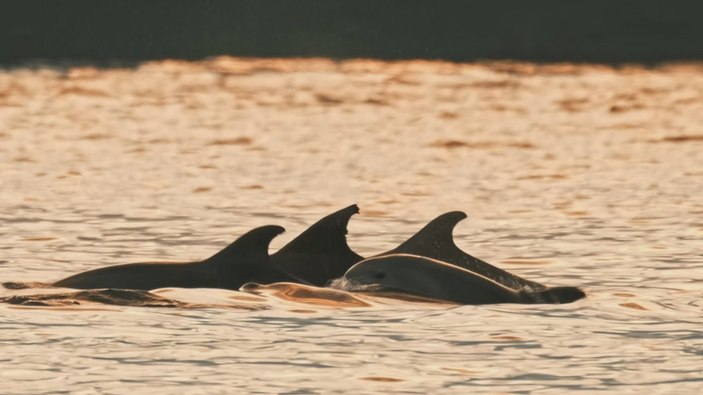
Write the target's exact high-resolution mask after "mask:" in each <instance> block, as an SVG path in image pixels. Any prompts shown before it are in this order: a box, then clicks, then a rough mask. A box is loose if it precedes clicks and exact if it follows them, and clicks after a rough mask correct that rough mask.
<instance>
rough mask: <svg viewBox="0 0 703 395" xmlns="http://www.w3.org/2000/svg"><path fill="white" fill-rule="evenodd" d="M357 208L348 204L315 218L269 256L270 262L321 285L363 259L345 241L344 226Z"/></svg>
mask: <svg viewBox="0 0 703 395" xmlns="http://www.w3.org/2000/svg"><path fill="white" fill-rule="evenodd" d="M358 212H359V207H358V206H357V205H356V204H352V205H351V206H349V207H346V208H343V209H341V210H339V211H337V212H334V213H332V214H330V215H328V216H326V217H324V218H322V219H321V220H319V221H317V222H316V223H315V224H313V225H312V226H311V227H309V228H308V229H307V230H305V231H304V232H303V233H301V234H300V235H299V236H298V237H296V238H295V239H293V240H292V241H291V242H290V243H288V244H286V245H285V246H283V248H281V249H280V250H278V251H277V252H276V253H275V254H273V255H271V260H272V262H273V264H274V265H276V266H278V267H279V268H281V269H282V270H283V271H285V272H286V273H288V274H290V275H291V276H292V277H295V278H296V279H297V280H299V281H302V282H306V283H309V284H313V285H317V286H323V285H325V284H326V283H327V282H328V281H329V280H331V279H334V278H338V277H341V276H342V275H344V273H345V272H346V271H347V269H349V268H350V267H351V266H352V265H353V264H355V263H357V262H359V261H361V260H362V259H364V258H363V257H361V256H359V255H358V254H356V253H355V252H354V251H352V250H351V249H350V248H349V245H348V244H347V237H346V235H347V225H348V224H349V219H350V218H351V216H352V215H354V214H357V213H358Z"/></svg>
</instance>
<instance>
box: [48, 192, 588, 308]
mask: <svg viewBox="0 0 703 395" xmlns="http://www.w3.org/2000/svg"><path fill="white" fill-rule="evenodd" d="M358 212H359V208H358V206H357V205H351V206H348V207H346V208H343V209H341V210H339V211H336V212H334V213H332V214H330V215H327V216H326V217H324V218H322V219H320V220H319V221H317V222H316V223H314V224H313V225H312V226H310V227H309V228H308V229H307V230H305V231H304V232H303V233H301V234H300V235H299V236H297V237H296V238H294V239H293V240H292V241H290V242H289V243H288V244H286V245H285V246H284V247H282V248H281V249H280V250H279V251H277V252H276V253H274V254H271V255H269V253H268V247H269V244H270V242H271V240H272V239H273V238H274V237H276V236H277V235H279V234H280V233H282V232H283V231H284V228H282V227H280V226H274V225H269V226H263V227H260V228H256V229H254V230H252V231H250V232H248V233H246V234H244V235H243V236H241V237H240V238H239V239H237V240H235V241H234V242H233V243H232V244H230V245H229V246H227V247H226V248H225V249H223V250H222V251H220V252H218V253H217V254H215V255H213V256H212V257H210V258H208V259H206V260H204V261H200V262H190V263H133V264H126V265H117V266H109V267H105V268H100V269H95V270H90V271H87V272H83V273H79V274H76V275H74V276H71V277H67V278H65V279H63V280H59V281H57V282H55V283H54V284H53V285H54V286H59V287H67V288H79V289H88V288H127V289H141V290H150V289H156V288H164V287H183V288H226V289H235V290H236V289H239V288H240V287H241V286H242V285H243V284H245V283H248V282H256V283H261V284H268V283H275V282H296V283H303V284H307V285H314V286H325V285H328V284H329V283H330V282H331V281H332V280H335V279H338V278H344V279H346V280H349V281H350V282H352V283H355V284H361V285H373V284H375V285H376V287H375V288H377V289H381V290H382V289H386V288H387V289H390V290H394V291H402V292H406V293H409V294H413V295H416V296H424V297H429V298H433V299H441V300H448V301H452V302H456V303H465V304H483V303H568V302H571V301H574V300H577V299H580V298H582V297H584V296H585V295H584V294H583V292H582V291H581V290H579V289H578V288H573V287H553V288H548V287H546V286H544V285H542V284H539V283H537V282H534V281H530V280H526V279H523V278H521V277H519V276H517V275H514V274H512V273H509V272H507V271H504V270H502V269H500V268H497V267H495V266H493V265H490V264H489V263H487V262H484V261H482V260H480V259H478V258H475V257H473V256H471V255H469V254H467V253H466V252H464V251H462V250H461V249H460V248H459V247H457V246H456V244H454V241H453V237H452V232H453V230H454V228H455V227H456V224H458V223H459V222H460V221H461V220H463V219H465V218H466V214H465V213H463V212H460V211H452V212H448V213H445V214H442V215H440V216H439V217H437V218H435V219H434V220H432V221H430V222H429V223H428V224H427V225H425V226H424V227H423V228H422V229H420V230H419V231H418V232H417V233H416V234H415V235H413V236H412V237H411V238H409V239H408V240H407V241H405V242H404V243H402V244H401V245H399V246H398V247H396V248H395V249H393V250H390V251H387V252H385V253H382V254H378V255H375V256H372V257H370V258H368V259H365V258H364V257H362V256H361V255H359V254H357V253H355V252H354V251H352V250H351V248H349V245H348V244H347V240H346V234H347V225H348V223H349V220H350V219H351V217H352V216H353V215H354V214H357V213H358ZM406 272H407V273H406ZM368 273H375V274H376V275H379V276H382V277H383V278H377V280H378V281H376V283H373V280H374V278H375V277H373V276H372V275H367V274H368ZM378 273H381V274H378ZM450 278H451V280H449V279H450ZM396 279H400V280H401V281H403V279H404V281H407V283H405V286H404V287H403V286H398V284H395V283H394V282H391V280H396ZM457 284H461V286H458V285H457ZM401 285H402V284H401ZM443 286H444V287H446V290H445V291H444V293H442V292H437V291H436V288H437V287H440V288H441V287H443ZM457 287H458V288H457ZM433 289H434V290H435V291H431V290H433ZM461 289H463V290H464V291H463V292H464V294H463V297H461V292H462V291H458V292H459V294H460V296H457V295H455V294H452V293H451V292H452V291H457V290H461Z"/></svg>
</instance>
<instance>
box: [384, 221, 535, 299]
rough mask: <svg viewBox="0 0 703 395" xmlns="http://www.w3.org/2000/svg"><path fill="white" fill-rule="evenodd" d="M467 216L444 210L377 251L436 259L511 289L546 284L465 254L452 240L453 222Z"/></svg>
mask: <svg viewBox="0 0 703 395" xmlns="http://www.w3.org/2000/svg"><path fill="white" fill-rule="evenodd" d="M466 217H467V216H466V213H464V212H461V211H450V212H448V213H444V214H442V215H440V216H439V217H437V218H435V219H433V220H432V221H430V223H428V224H427V225H425V227H423V228H422V229H420V230H419V231H418V232H417V233H416V234H415V235H413V236H412V237H411V238H409V239H408V240H407V241H406V242H404V243H403V244H401V245H399V246H398V247H397V248H395V249H393V250H390V251H388V252H386V253H383V254H380V255H388V254H414V255H420V256H425V257H428V258H433V259H437V260H440V261H444V262H447V263H451V264H453V265H456V266H459V267H463V268H465V269H468V270H471V271H472V272H474V273H478V274H480V275H482V276H484V277H488V278H490V279H491V280H494V281H496V282H498V283H500V284H502V285H504V286H506V287H509V288H512V289H514V290H520V289H522V288H525V287H529V288H530V289H533V290H541V289H544V288H545V286H544V285H542V284H540V283H537V282H534V281H530V280H526V279H524V278H522V277H519V276H516V275H514V274H511V273H509V272H506V271H505V270H503V269H500V268H497V267H495V266H493V265H491V264H489V263H487V262H484V261H482V260H480V259H478V258H475V257H473V256H471V255H469V254H467V253H466V252H464V251H462V250H461V249H460V248H459V247H457V246H456V244H454V238H453V236H452V233H453V231H454V228H455V227H456V225H457V224H458V223H459V222H460V221H461V220H463V219H465V218H466ZM380 255H378V256H380Z"/></svg>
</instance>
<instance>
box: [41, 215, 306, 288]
mask: <svg viewBox="0 0 703 395" xmlns="http://www.w3.org/2000/svg"><path fill="white" fill-rule="evenodd" d="M283 231H284V229H283V228H282V227H280V226H276V225H269V226H262V227H260V228H256V229H254V230H251V231H249V232H247V233H245V234H244V235H242V236H241V237H240V238H238V239H237V240H235V241H234V242H233V243H232V244H230V245H228V246H227V247H225V248H224V249H223V250H221V251H220V252H218V253H217V254H215V255H213V256H211V257H210V258H208V259H205V260H204V261H200V262H189V263H152V262H149V263H131V264H126V265H117V266H108V267H104V268H100V269H95V270H89V271H87V272H83V273H79V274H76V275H73V276H70V277H67V278H64V279H63V280H59V281H57V282H55V283H54V284H53V285H54V286H57V287H65V288H77V289H90V288H123V289H140V290H151V289H156V288H165V287H180V288H225V289H234V290H236V289H239V288H240V287H241V286H242V285H243V284H244V283H246V282H249V281H255V282H261V283H273V282H280V281H293V279H291V277H290V276H289V275H288V274H286V273H285V272H283V271H282V270H280V269H279V268H278V267H277V266H275V265H273V264H272V263H271V260H270V257H269V253H268V247H269V244H270V243H271V240H273V238H274V237H276V236H278V235H279V234H281V233H283Z"/></svg>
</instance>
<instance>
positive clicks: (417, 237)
mask: <svg viewBox="0 0 703 395" xmlns="http://www.w3.org/2000/svg"><path fill="white" fill-rule="evenodd" d="M466 217H467V215H466V213H464V212H462V211H450V212H448V213H444V214H442V215H440V216H439V217H437V218H435V219H433V220H432V221H430V222H429V223H428V224H427V225H425V226H424V227H423V228H422V229H420V230H419V231H418V232H417V233H415V234H414V235H413V236H412V237H411V238H409V239H408V240H406V241H405V242H404V243H403V244H401V245H399V246H398V247H396V248H395V249H393V250H391V251H388V252H386V253H384V254H382V255H387V254H414V255H421V256H426V257H428V258H434V259H439V258H437V257H439V256H442V257H444V256H447V255H457V254H458V253H463V252H462V251H461V250H460V249H459V247H457V246H456V244H454V238H453V237H452V233H453V232H454V228H455V227H456V224H458V223H459V222H461V220H463V219H465V218H466ZM440 260H442V259H440Z"/></svg>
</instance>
